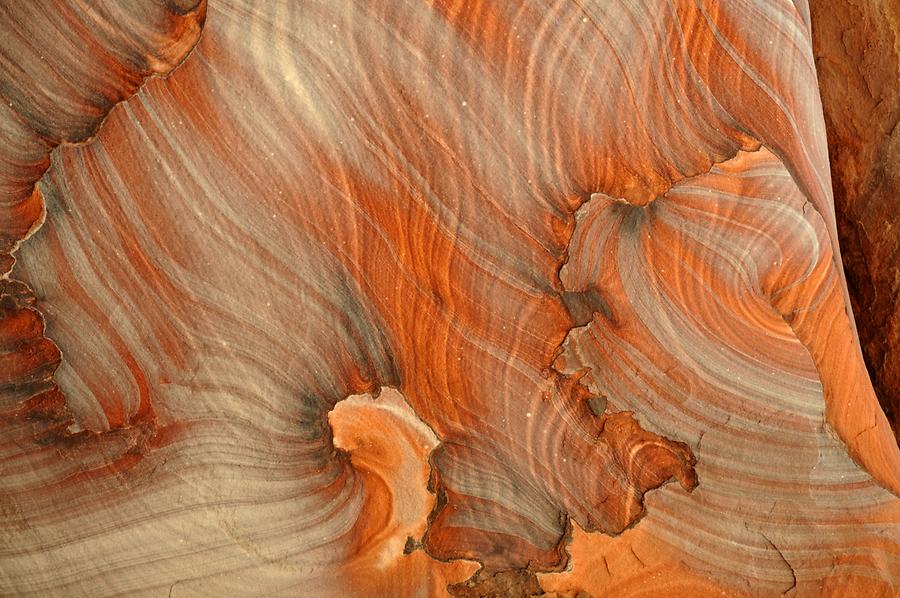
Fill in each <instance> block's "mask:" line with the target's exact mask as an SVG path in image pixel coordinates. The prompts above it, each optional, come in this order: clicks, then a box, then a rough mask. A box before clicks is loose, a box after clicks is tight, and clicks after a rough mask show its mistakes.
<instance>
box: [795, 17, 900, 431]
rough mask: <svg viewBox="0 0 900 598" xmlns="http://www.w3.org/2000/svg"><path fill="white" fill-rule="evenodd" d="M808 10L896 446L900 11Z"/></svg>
mask: <svg viewBox="0 0 900 598" xmlns="http://www.w3.org/2000/svg"><path fill="white" fill-rule="evenodd" d="M811 9H812V25H813V52H814V55H815V58H816V68H817V70H818V73H819V87H820V89H821V92H822V104H823V108H824V112H825V127H826V129H827V131H828V152H829V156H830V158H831V174H832V181H833V184H834V203H835V208H836V215H837V224H838V236H839V238H840V242H841V250H842V255H843V262H844V268H845V270H846V272H847V284H848V286H849V289H850V299H851V301H852V304H853V311H854V313H855V314H856V321H857V324H858V329H859V338H860V342H861V343H862V347H863V352H864V354H865V357H866V362H867V364H868V366H869V371H870V372H871V374H872V382H873V385H874V386H875V392H876V393H877V394H878V397H879V399H880V400H881V404H882V406H883V407H884V410H885V413H886V414H887V416H888V419H889V420H890V421H891V423H892V425H893V428H894V433H895V434H896V435H897V436H898V438H900V128H898V126H897V123H898V122H900V83H898V82H900V7H898V5H897V3H895V2H883V1H873V2H822V1H820V2H813V3H811Z"/></svg>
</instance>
